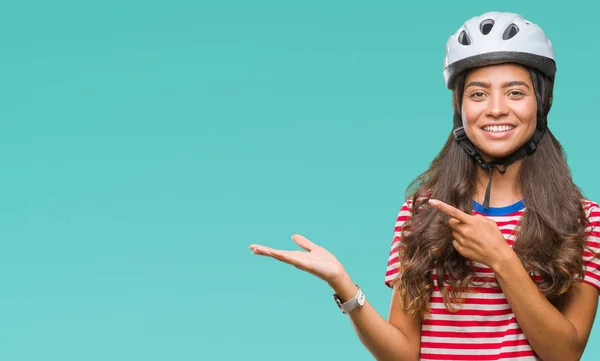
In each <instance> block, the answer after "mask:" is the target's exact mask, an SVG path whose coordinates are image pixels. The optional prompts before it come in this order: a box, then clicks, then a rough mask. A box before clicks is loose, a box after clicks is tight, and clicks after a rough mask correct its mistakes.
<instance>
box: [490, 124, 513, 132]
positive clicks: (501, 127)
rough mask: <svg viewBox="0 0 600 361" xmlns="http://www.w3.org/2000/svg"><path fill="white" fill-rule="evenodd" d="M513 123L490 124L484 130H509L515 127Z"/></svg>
mask: <svg viewBox="0 0 600 361" xmlns="http://www.w3.org/2000/svg"><path fill="white" fill-rule="evenodd" d="M514 128H515V127H513V126H512V125H488V126H487V127H484V128H483V130H485V131H486V132H506V131H508V130H511V129H514Z"/></svg>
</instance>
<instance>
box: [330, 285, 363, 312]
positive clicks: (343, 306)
mask: <svg viewBox="0 0 600 361" xmlns="http://www.w3.org/2000/svg"><path fill="white" fill-rule="evenodd" d="M356 287H358V290H357V291H356V294H355V295H354V297H352V298H351V299H349V300H348V301H346V302H343V303H342V300H341V299H340V297H339V296H338V295H337V294H335V293H334V294H333V299H334V300H335V303H336V304H337V305H338V307H339V308H340V310H341V311H342V313H348V312H350V311H352V310H354V309H355V308H356V307H362V306H363V305H364V304H365V294H364V293H363V291H362V290H361V289H360V286H358V285H356Z"/></svg>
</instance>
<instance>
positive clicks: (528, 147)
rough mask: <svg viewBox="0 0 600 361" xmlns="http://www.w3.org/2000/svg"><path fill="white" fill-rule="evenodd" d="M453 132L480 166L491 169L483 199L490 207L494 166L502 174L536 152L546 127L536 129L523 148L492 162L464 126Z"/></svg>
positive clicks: (484, 203)
mask: <svg viewBox="0 0 600 361" xmlns="http://www.w3.org/2000/svg"><path fill="white" fill-rule="evenodd" d="M452 133H454V139H455V140H456V141H457V142H458V144H460V145H461V146H462V147H463V149H464V150H465V152H467V154H468V155H470V156H471V157H473V158H474V159H475V161H477V164H479V166H480V167H481V168H482V169H483V170H489V171H490V180H489V182H488V185H487V189H486V191H485V199H484V201H483V208H485V209H488V208H489V205H490V192H491V190H492V176H493V174H494V167H495V168H496V169H498V172H499V173H500V174H504V173H505V172H506V168H507V167H508V166H509V165H510V164H512V163H514V162H515V161H516V160H518V159H520V158H523V157H524V156H526V155H528V154H532V153H533V152H535V150H536V149H537V143H538V142H539V141H540V139H541V138H542V136H543V135H544V133H545V129H543V130H539V129H536V130H535V133H534V134H533V136H532V137H531V139H529V140H528V141H527V142H526V143H525V144H524V145H523V146H522V147H521V148H519V149H518V150H516V151H515V152H514V153H512V154H510V155H508V156H506V157H504V158H500V159H495V160H492V161H490V162H486V161H485V160H484V159H483V158H482V157H481V154H480V153H479V151H477V149H476V148H475V146H474V145H473V143H471V141H470V140H469V138H467V134H466V133H465V129H464V128H463V127H460V128H456V129H454V130H453V131H452ZM501 166H502V168H501Z"/></svg>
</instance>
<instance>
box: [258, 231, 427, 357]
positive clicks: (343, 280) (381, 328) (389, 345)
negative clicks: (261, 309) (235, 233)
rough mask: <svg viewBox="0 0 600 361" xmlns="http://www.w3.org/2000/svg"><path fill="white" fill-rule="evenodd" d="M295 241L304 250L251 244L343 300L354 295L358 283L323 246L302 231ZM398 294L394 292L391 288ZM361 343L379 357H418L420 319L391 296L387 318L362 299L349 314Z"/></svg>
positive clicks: (259, 251)
mask: <svg viewBox="0 0 600 361" xmlns="http://www.w3.org/2000/svg"><path fill="white" fill-rule="evenodd" d="M293 240H294V242H296V244H298V245H299V246H300V247H302V248H304V250H305V251H306V252H305V251H284V250H277V249H272V248H269V247H265V246H261V245H256V244H253V245H250V249H252V250H253V253H254V254H258V255H263V256H269V257H272V258H274V259H277V260H279V261H282V262H284V263H288V264H291V265H293V266H295V267H296V268H298V269H301V270H303V271H306V272H309V273H311V274H313V275H315V276H317V277H319V278H321V279H322V280H325V281H326V282H327V283H328V284H329V285H330V286H331V288H332V289H333V291H334V292H335V293H336V294H337V295H338V296H339V297H340V298H341V299H342V301H343V302H345V301H346V300H349V299H350V298H352V297H354V295H355V294H356V291H357V287H356V285H355V284H354V282H353V281H352V279H351V278H350V276H349V275H348V273H347V272H346V271H345V269H344V267H343V266H342V265H341V263H339V262H338V261H337V259H336V258H335V257H334V256H333V255H332V254H331V253H330V252H329V251H327V250H326V249H325V248H323V247H321V246H318V245H316V244H314V243H312V242H311V241H309V240H308V239H306V238H305V237H303V236H301V235H295V236H294V237H293ZM394 294H397V292H394ZM348 316H349V318H350V320H351V322H352V325H353V326H354V329H355V331H356V334H357V335H358V337H359V339H360V340H361V342H362V343H363V345H364V346H365V347H366V348H367V349H368V350H369V352H371V354H372V355H373V356H374V357H375V359H376V360H378V361H418V359H419V353H420V342H421V341H420V329H421V322H420V320H419V319H418V318H417V317H414V316H409V315H407V314H405V313H404V312H403V311H402V310H401V309H400V307H399V304H398V302H397V300H396V298H395V296H392V301H391V306H390V316H389V321H386V320H385V319H384V318H383V317H381V316H380V315H379V313H377V311H376V310H375V309H374V308H373V306H372V305H371V304H370V303H369V302H368V300H367V301H365V303H364V305H363V307H362V308H356V309H354V310H353V311H351V312H350V313H349V314H348Z"/></svg>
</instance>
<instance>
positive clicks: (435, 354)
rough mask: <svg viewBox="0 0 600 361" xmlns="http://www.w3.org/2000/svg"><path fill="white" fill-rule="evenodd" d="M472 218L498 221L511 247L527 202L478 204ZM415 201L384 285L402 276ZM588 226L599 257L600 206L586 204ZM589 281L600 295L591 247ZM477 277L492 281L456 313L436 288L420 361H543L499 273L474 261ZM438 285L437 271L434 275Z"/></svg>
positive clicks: (599, 263)
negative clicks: (406, 234)
mask: <svg viewBox="0 0 600 361" xmlns="http://www.w3.org/2000/svg"><path fill="white" fill-rule="evenodd" d="M473 205H474V209H473V214H481V215H484V216H486V217H488V218H491V219H493V220H494V221H496V223H497V225H498V227H499V228H500V230H501V232H502V234H503V235H504V238H505V239H506V241H507V243H508V244H509V245H510V246H512V245H513V243H514V242H515V241H516V237H515V235H516V233H517V231H518V230H515V228H516V227H517V225H518V222H519V219H520V217H521V216H522V215H523V212H524V211H525V205H524V203H523V202H518V203H515V204H513V205H511V206H507V207H496V208H494V207H490V208H488V209H487V210H485V209H484V208H483V207H482V206H481V205H480V204H478V203H475V202H473ZM410 206H411V201H410V200H409V201H407V202H405V203H404V204H403V205H402V207H401V209H400V212H399V214H398V218H397V220H396V227H395V230H394V237H393V241H392V246H391V251H390V255H389V259H388V265H387V270H386V273H385V284H386V285H387V286H388V287H391V281H392V280H393V279H394V278H395V277H396V276H397V274H398V266H399V260H398V255H399V253H398V247H399V246H400V245H401V241H402V240H401V234H400V232H401V231H402V227H403V226H404V223H405V222H406V220H407V218H408V217H410V216H411V208H410ZM584 206H585V210H586V214H587V216H588V222H587V224H586V228H585V232H586V235H587V246H588V247H589V249H592V250H594V252H595V253H596V254H598V252H599V251H600V207H599V206H598V204H597V203H594V202H591V201H588V200H584ZM583 258H584V264H585V277H584V280H583V281H584V282H585V283H588V284H590V285H593V286H594V287H596V288H598V289H599V290H600V260H599V259H598V258H596V257H595V256H594V254H593V253H592V252H590V251H589V250H588V249H587V248H586V249H585V253H584V254H583ZM474 266H475V267H476V274H475V277H476V278H478V279H484V280H489V282H486V283H484V284H483V285H481V286H480V285H479V284H478V285H477V286H478V287H475V288H474V289H473V290H474V291H475V292H474V293H467V294H465V295H464V296H465V299H464V302H463V303H462V304H461V305H460V306H459V307H460V310H459V311H457V312H454V313H453V312H450V311H448V310H446V308H445V306H444V301H443V299H442V294H441V293H440V292H439V289H438V287H437V285H434V290H433V294H432V295H431V298H430V300H429V304H430V307H431V313H430V314H429V315H428V316H427V317H426V318H425V319H424V320H423V322H422V331H421V360H423V361H425V360H456V361H458V360H481V361H483V360H519V361H539V358H537V357H536V354H535V353H534V351H533V350H532V348H531V346H530V345H529V343H528V341H527V339H526V338H525V335H524V334H523V331H522V330H521V329H520V327H519V325H518V323H517V320H516V318H515V315H514V314H513V312H512V310H511V308H510V306H509V304H508V302H507V300H506V298H505V297H504V294H503V293H502V290H501V289H500V288H499V286H498V283H497V282H496V278H495V277H494V273H493V272H492V270H491V269H490V268H488V267H487V266H485V265H483V264H481V263H476V262H474ZM432 277H433V278H434V280H435V270H433V276H432Z"/></svg>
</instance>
